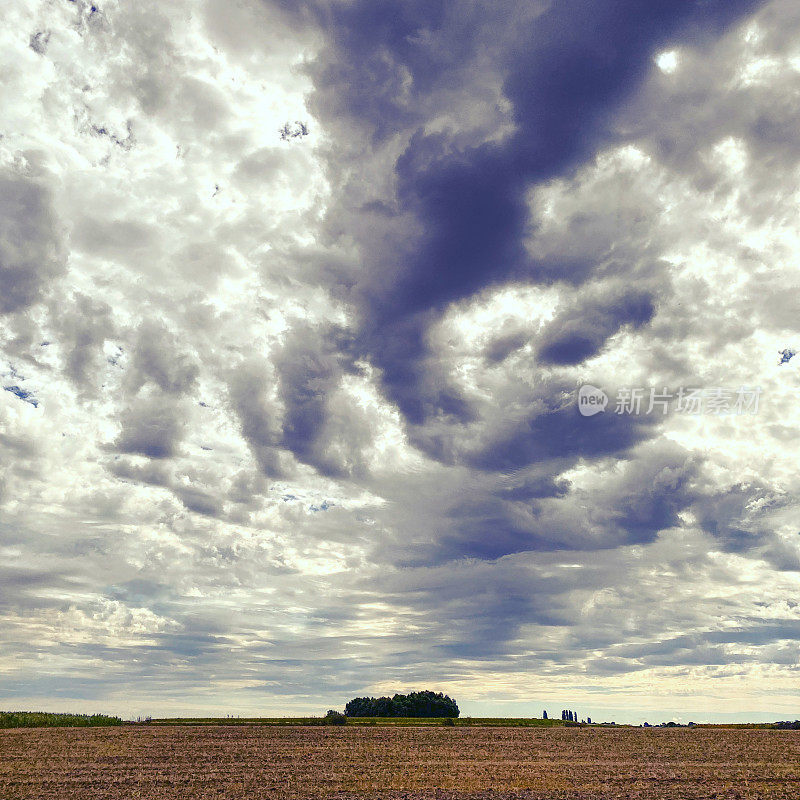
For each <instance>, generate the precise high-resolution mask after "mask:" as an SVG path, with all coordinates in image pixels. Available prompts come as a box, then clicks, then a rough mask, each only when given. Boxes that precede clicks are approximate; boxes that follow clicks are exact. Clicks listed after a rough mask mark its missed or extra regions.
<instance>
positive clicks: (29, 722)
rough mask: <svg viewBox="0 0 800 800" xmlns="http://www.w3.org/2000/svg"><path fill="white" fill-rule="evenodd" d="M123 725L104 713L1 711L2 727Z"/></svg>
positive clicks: (115, 718)
mask: <svg viewBox="0 0 800 800" xmlns="http://www.w3.org/2000/svg"><path fill="white" fill-rule="evenodd" d="M108 725H122V720H121V719H120V718H119V717H107V716H105V715H104V714H49V713H47V712H44V711H0V728H65V727H66V728H96V727H101V726H108Z"/></svg>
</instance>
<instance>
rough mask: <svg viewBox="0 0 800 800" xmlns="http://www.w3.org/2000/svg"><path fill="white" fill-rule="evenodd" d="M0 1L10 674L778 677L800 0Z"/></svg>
mask: <svg viewBox="0 0 800 800" xmlns="http://www.w3.org/2000/svg"><path fill="white" fill-rule="evenodd" d="M0 23H2V24H0V107H2V109H3V113H2V118H0V386H1V387H2V389H3V390H4V391H0V707H5V708H8V709H47V710H69V711H86V712H105V713H114V714H120V715H122V716H125V717H128V718H131V717H136V716H144V715H152V716H181V715H195V716H199V715H204V716H205V715H219V716H225V715H227V714H233V715H241V716H258V715H263V716H280V715H288V716H291V715H301V714H321V713H324V712H325V710H326V709H328V708H342V707H343V706H344V704H345V702H346V701H347V700H349V699H350V698H351V697H354V696H360V695H365V694H375V695H377V694H393V693H395V692H403V691H408V690H411V689H423V688H425V689H434V690H437V691H444V692H446V693H448V694H450V695H451V696H453V697H455V698H456V699H457V701H458V702H459V705H460V707H461V710H462V715H471V716H538V715H540V713H541V710H542V709H547V710H548V711H549V713H550V715H551V716H553V715H556V716H558V715H559V713H560V710H561V709H562V708H571V709H575V710H576V711H577V713H578V715H579V716H580V717H586V716H591V717H592V718H593V719H595V720H615V721H617V722H634V723H641V722H643V721H644V720H649V721H650V722H651V723H653V722H660V721H665V720H670V719H674V720H676V721H683V722H686V721H689V720H693V721H695V722H702V721H727V720H753V721H755V720H778V719H795V718H797V717H798V716H800V712H799V711H798V709H800V669H799V668H798V658H799V657H800V606H798V602H799V600H798V589H800V475H799V474H798V468H797V459H796V453H797V448H798V443H799V442H800V428H799V427H798V421H799V419H800V418H799V417H798V402H800V399H799V398H798V364H800V358H797V359H793V353H794V352H795V349H796V348H797V347H800V333H799V332H798V329H799V327H800V314H799V313H798V297H799V296H800V267H799V266H798V264H800V229H798V226H797V220H798V216H799V215H800V189H799V188H798V187H799V186H800V183H799V179H800V6H798V4H797V3H796V2H795V0H771V1H766V0H761V1H760V2H757V1H756V0H702V1H701V0H680V1H678V0H650V1H649V2H647V3H642V2H635V1H634V0H534V1H532V2H524V3H523V2H509V1H508V0H491V1H490V0H483V1H482V2H479V1H478V0H460V2H458V3H455V2H447V0H294V1H293V2H289V0H238V2H235V3H233V2H228V1H227V0H176V1H175V2H170V3H160V2H159V3H156V2H152V1H151V0H142V2H136V3H129V2H122V0H107V1H105V0H99V2H98V3H96V4H94V5H92V4H91V3H89V2H86V1H85V0H17V2H14V3H6V4H4V6H3V8H2V10H0ZM581 398H584V399H585V403H583V404H582V399H581Z"/></svg>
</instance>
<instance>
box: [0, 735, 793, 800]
mask: <svg viewBox="0 0 800 800" xmlns="http://www.w3.org/2000/svg"><path fill="white" fill-rule="evenodd" d="M327 797H336V798H340V799H341V798H348V797H375V798H378V797H381V798H393V800H400V798H403V799H404V800H416V799H417V798H440V799H441V800H445V799H447V800H449V799H450V798H470V797H472V798H493V800H501V798H559V799H560V800H566V799H567V798H570V799H577V798H581V800H583V799H585V798H586V799H588V798H609V799H610V798H643V799H644V798H648V799H651V798H652V800H657V799H659V798H675V800H689V799H690V798H718V800H720V799H721V798H770V799H774V800H778V799H779V798H780V799H781V800H783V799H784V798H786V800H788V799H789V798H793V799H794V798H797V797H800V733H798V732H795V731H771V730H732V729H708V728H703V729H677V730H675V729H673V730H665V729H657V730H653V729H650V730H647V729H636V728H619V729H597V728H489V727H477V726H473V727H465V728H446V727H441V728H432V727H427V728H422V727H421V728H412V727H379V726H378V727H358V728H356V727H342V728H322V727H263V726H258V727H256V726H239V727H232V726H231V727H229V726H218V727H216V726H204V727H153V726H150V727H148V726H125V727H122V728H97V729H77V728H53V729H27V730H25V729H19V730H0V799H1V800H12V799H13V800H16V799H17V798H26V799H27V798H30V800H49V799H52V800H56V798H58V800H89V799H90V798H91V800H122V799H123V798H124V799H125V800H128V798H131V800H132V799H133V798H137V800H156V798H159V799H162V798H180V799H181V800H200V799H201V798H202V799H203V800H206V799H207V798H215V799H217V800H218V799H219V798H225V799H226V800H245V798H247V799H248V800H251V799H252V800H255V799H256V798H271V799H272V800H282V799H284V798H286V799H288V798H327Z"/></svg>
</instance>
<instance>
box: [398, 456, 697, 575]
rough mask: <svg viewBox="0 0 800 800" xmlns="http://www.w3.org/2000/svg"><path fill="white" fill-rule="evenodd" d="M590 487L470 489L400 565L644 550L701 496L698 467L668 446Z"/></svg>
mask: <svg viewBox="0 0 800 800" xmlns="http://www.w3.org/2000/svg"><path fill="white" fill-rule="evenodd" d="M601 474H602V476H603V477H602V480H599V481H597V482H596V484H594V485H592V486H591V487H590V488H586V487H580V486H572V487H570V485H569V483H568V482H567V481H565V480H563V479H561V480H557V479H551V480H549V481H542V480H538V481H535V482H533V484H532V485H525V484H523V486H522V487H521V488H520V491H513V489H512V491H508V490H506V489H505V488H504V487H503V488H501V489H500V490H499V491H497V490H496V491H486V492H484V493H478V492H477V491H475V490H474V489H471V490H470V491H469V492H468V493H466V492H465V493H464V495H463V496H459V497H458V498H457V499H456V500H455V502H453V503H450V504H445V506H444V513H443V519H442V523H441V524H440V530H439V531H437V532H436V533H435V534H434V536H433V537H432V541H431V542H429V543H427V544H426V545H420V544H417V545H415V547H414V550H413V552H411V553H409V552H408V551H407V550H404V549H403V548H402V546H401V547H400V548H399V549H398V550H397V554H396V557H397V559H398V560H399V561H400V562H401V563H407V564H415V565H423V564H441V563H444V562H448V561H456V560H458V559H461V558H478V559H483V560H494V559H498V558H501V557H503V556H506V555H509V554H513V553H520V552H526V551H540V552H547V551H558V550H562V551H593V550H595V551H596V550H606V549H613V548H618V547H625V546H628V545H636V544H649V543H652V542H653V541H655V539H656V538H657V536H658V534H659V533H660V532H661V531H663V530H666V529H668V528H671V527H673V526H676V525H678V524H679V523H680V519H679V513H680V512H681V511H683V510H685V509H687V508H688V507H689V506H690V505H691V504H692V503H693V501H695V500H696V499H698V498H699V497H700V496H701V491H700V489H699V488H698V487H697V485H696V483H697V480H698V477H699V462H698V460H697V459H696V458H695V457H693V456H692V455H691V454H690V453H688V452H686V451H685V450H683V449H682V448H679V447H677V446H674V445H669V444H666V443H655V444H648V445H645V446H641V447H640V448H638V449H637V450H635V451H634V452H632V453H630V454H629V456H628V459H627V460H622V459H620V460H618V461H616V466H615V467H614V468H613V470H609V471H608V472H606V473H601Z"/></svg>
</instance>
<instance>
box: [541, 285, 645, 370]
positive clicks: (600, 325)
mask: <svg viewBox="0 0 800 800" xmlns="http://www.w3.org/2000/svg"><path fill="white" fill-rule="evenodd" d="M654 313H655V306H654V304H653V298H652V297H651V296H650V295H649V294H648V293H646V292H643V291H629V292H626V293H624V294H622V295H620V296H619V297H615V298H609V299H607V300H602V301H595V302H588V303H586V304H583V305H578V306H576V307H575V308H572V309H569V310H567V311H565V312H563V313H562V314H560V315H559V316H557V317H556V318H555V319H554V320H553V321H552V322H551V323H549V324H548V325H547V326H546V327H545V329H544V332H543V334H542V336H541V338H540V339H539V342H538V349H537V357H538V359H539V361H540V362H541V363H544V364H579V363H581V362H582V361H585V360H586V359H587V358H591V357H592V356H594V355H597V353H598V352H600V350H601V349H602V348H603V346H604V345H605V343H606V341H607V340H608V339H609V338H610V337H611V336H613V335H614V334H615V333H617V332H618V331H619V330H620V328H622V326H623V325H631V326H632V327H633V328H638V327H641V326H642V325H644V324H645V323H647V322H649V321H650V320H651V319H652V317H653V314H654Z"/></svg>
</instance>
